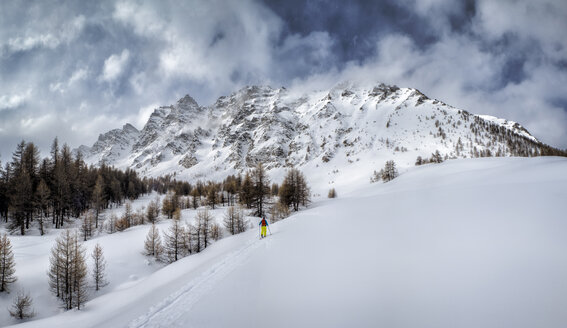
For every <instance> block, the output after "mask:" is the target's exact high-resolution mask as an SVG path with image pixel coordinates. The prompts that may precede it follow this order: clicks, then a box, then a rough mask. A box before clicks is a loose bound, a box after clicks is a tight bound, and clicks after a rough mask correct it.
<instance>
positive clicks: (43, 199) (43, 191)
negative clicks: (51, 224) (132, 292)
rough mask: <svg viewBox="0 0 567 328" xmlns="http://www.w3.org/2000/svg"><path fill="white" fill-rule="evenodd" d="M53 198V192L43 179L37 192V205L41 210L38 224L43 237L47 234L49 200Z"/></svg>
mask: <svg viewBox="0 0 567 328" xmlns="http://www.w3.org/2000/svg"><path fill="white" fill-rule="evenodd" d="M50 197H51V191H50V190H49V187H48V186H47V183H46V182H45V180H44V179H41V180H40V182H39V185H38V186H37V190H36V192H35V198H36V204H37V207H38V209H39V216H38V217H37V222H38V225H39V233H40V234H41V235H42V236H43V235H44V234H45V223H46V222H47V217H48V215H49V198H50Z"/></svg>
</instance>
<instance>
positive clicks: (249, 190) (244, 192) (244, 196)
mask: <svg viewBox="0 0 567 328" xmlns="http://www.w3.org/2000/svg"><path fill="white" fill-rule="evenodd" d="M240 202H241V203H242V204H244V205H246V207H247V208H252V204H253V203H254V184H253V182H252V178H251V177H250V174H249V173H248V172H247V173H246V175H245V176H244V181H243V182H242V187H241V188H240Z"/></svg>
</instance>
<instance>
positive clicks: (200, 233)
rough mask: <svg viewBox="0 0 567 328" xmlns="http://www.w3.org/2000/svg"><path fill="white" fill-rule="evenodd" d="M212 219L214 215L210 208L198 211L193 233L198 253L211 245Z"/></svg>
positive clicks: (195, 248)
mask: <svg viewBox="0 0 567 328" xmlns="http://www.w3.org/2000/svg"><path fill="white" fill-rule="evenodd" d="M212 221H213V216H212V215H211V214H210V213H209V210H207V209H204V210H200V211H197V215H196V217H195V225H194V226H193V234H192V239H193V242H194V250H195V252H196V253H199V252H200V251H202V250H203V249H205V248H206V247H207V246H209V243H210V237H211V224H212Z"/></svg>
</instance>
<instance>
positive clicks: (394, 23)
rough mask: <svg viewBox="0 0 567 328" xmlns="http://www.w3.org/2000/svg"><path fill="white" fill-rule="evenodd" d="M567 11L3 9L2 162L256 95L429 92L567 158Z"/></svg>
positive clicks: (287, 4)
mask: <svg viewBox="0 0 567 328" xmlns="http://www.w3.org/2000/svg"><path fill="white" fill-rule="evenodd" d="M565 31H567V2H566V1H564V0H538V1H533V0H498V1H493V0H478V1H474V0H470V1H454V0H383V1H342V0H337V1H317V0H313V1H296V0H274V1H267V0H266V1H251V0H250V1H249V0H239V1H230V0H226V1H217V0H207V1H204V0H203V1H169V0H160V1H134V0H126V1H104V0H103V1H78V0H77V1H56V0H46V1H24V0H2V1H0V154H1V157H0V160H2V161H3V162H6V161H7V160H9V159H10V157H11V153H12V152H13V150H14V149H15V146H16V144H17V143H18V142H19V141H21V140H22V139H24V140H26V141H33V142H34V143H36V144H37V145H38V146H40V148H41V149H42V151H43V152H44V154H46V153H47V152H48V151H49V147H50V144H51V142H52V140H53V138H54V137H55V136H58V137H59V139H60V141H61V142H67V143H68V144H69V145H70V146H71V147H77V146H79V145H80V144H88V145H92V143H94V141H96V138H97V137H98V134H99V133H102V132H106V131H108V130H110V129H113V128H117V127H121V126H122V125H123V124H125V123H127V122H130V123H132V124H133V125H134V126H136V127H137V128H142V127H143V124H144V123H145V121H146V120H147V118H148V117H149V115H150V114H151V112H152V110H153V108H155V107H157V106H159V105H168V104H172V103H175V102H176V100H177V99H179V98H180V97H182V96H183V95H185V94H187V93H189V94H191V95H192V96H193V97H194V98H195V99H196V100H197V101H198V102H199V103H200V104H201V105H209V104H211V103H213V102H214V100H215V99H216V98H218V97H219V96H221V95H227V94H230V93H231V92H232V91H235V90H237V89H238V88H240V87H242V86H244V85H247V84H269V85H272V86H273V87H279V86H286V87H288V88H289V87H298V88H299V87H301V88H304V89H306V90H307V89H309V88H320V89H323V88H328V87H329V86H332V85H334V84H336V83H337V82H339V81H342V80H347V79H348V80H364V81H376V82H385V83H387V84H397V85H399V86H401V87H414V88H418V89H420V90H421V91H422V92H424V93H425V94H426V95H428V96H429V97H432V98H437V99H440V100H443V101H445V102H447V103H449V104H451V105H453V106H456V107H459V108H463V109H466V110H468V111H470V112H473V113H478V114H491V115H495V116H499V117H503V118H507V119H510V120H514V121H517V122H520V123H521V124H523V125H524V126H525V127H526V128H527V129H528V130H529V131H530V132H532V134H534V135H535V136H536V137H538V138H539V139H540V140H542V141H543V142H545V143H548V144H551V145H553V146H556V147H560V148H567V34H566V32H565Z"/></svg>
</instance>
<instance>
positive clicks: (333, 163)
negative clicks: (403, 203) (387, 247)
mask: <svg viewBox="0 0 567 328" xmlns="http://www.w3.org/2000/svg"><path fill="white" fill-rule="evenodd" d="M546 147H547V146H545V145H543V144H541V143H539V141H538V140H537V139H536V138H535V137H533V136H532V135H531V134H529V132H528V131H527V130H526V129H524V128H523V127H522V126H521V125H519V124H517V123H515V122H510V121H507V120H503V119H497V118H494V117H489V116H485V115H472V114H470V113H468V112H467V111H464V110H460V109H457V108H454V107H452V106H449V105H447V104H445V103H443V102H441V101H438V100H434V99H430V98H428V97H427V96H425V95H424V94H423V93H421V92H420V91H419V90H417V89H411V88H400V87H398V86H395V85H386V84H383V83H366V84H364V83H358V82H352V81H346V82H341V83H338V84H337V85H335V86H334V87H332V88H330V89H328V90H321V91H314V92H308V93H301V92H298V90H293V92H292V91H288V90H287V89H285V88H279V89H274V88H272V87H269V86H247V87H244V88H242V89H240V90H238V91H236V92H234V93H232V94H230V95H228V96H223V97H220V98H219V99H218V100H217V101H216V102H215V103H214V104H213V105H210V106H206V107H202V106H199V105H198V104H197V102H196V101H195V100H194V99H193V98H192V97H191V96H189V95H186V96H185V97H183V98H181V99H180V100H179V101H178V102H177V103H176V104H175V105H172V106H166V107H159V108H156V109H155V110H154V112H153V113H152V115H151V116H150V118H149V119H148V121H147V123H146V125H145V126H144V128H143V129H142V130H141V131H138V130H136V129H135V128H134V127H133V126H131V125H126V126H124V127H123V129H122V130H120V129H117V130H112V131H110V132H108V133H106V134H103V135H101V136H100V137H99V140H98V141H97V142H96V143H95V144H94V145H93V147H91V148H90V149H89V148H88V147H83V148H82V150H83V151H85V150H87V152H86V153H85V158H86V159H87V160H88V161H90V162H91V163H100V162H106V163H108V164H113V165H116V166H119V167H123V168H125V167H130V168H134V169H136V170H138V171H139V172H140V173H141V174H144V175H162V174H170V173H171V174H173V173H175V174H177V175H178V176H182V177H185V178H203V177H206V178H207V179H216V178H223V177H224V176H226V175H227V174H232V173H237V172H241V171H242V170H245V169H247V168H250V167H253V166H255V165H256V164H257V163H259V162H262V163H264V165H265V167H266V168H267V169H268V170H272V171H271V172H272V174H276V175H278V174H281V172H283V170H284V169H285V168H287V167H290V166H295V167H299V168H307V169H313V170H315V169H316V171H317V172H319V177H318V178H319V179H321V180H325V181H327V183H330V184H335V183H338V182H339V181H341V179H342V180H344V179H347V178H348V179H354V178H357V179H360V180H364V181H367V180H368V176H370V174H371V172H372V170H373V169H379V168H380V167H381V166H383V163H384V162H385V161H386V160H390V159H395V160H396V162H397V163H398V165H399V166H400V167H408V166H413V165H414V163H415V160H416V158H417V157H418V156H421V157H422V158H429V157H430V156H431V154H432V153H434V152H436V151H438V152H439V153H440V154H441V156H442V157H444V158H464V157H481V156H482V157H484V156H536V155H540V154H543V153H544V152H545V151H547V150H548V149H550V148H549V147H547V148H546ZM278 172H279V173H278ZM339 172H340V173H339ZM347 172H350V173H349V174H347Z"/></svg>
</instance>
